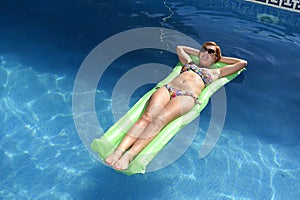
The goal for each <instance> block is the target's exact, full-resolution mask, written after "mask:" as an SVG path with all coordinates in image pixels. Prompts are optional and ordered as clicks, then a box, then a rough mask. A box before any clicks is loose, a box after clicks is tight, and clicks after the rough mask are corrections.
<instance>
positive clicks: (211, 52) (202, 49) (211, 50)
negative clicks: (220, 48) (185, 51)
mask: <svg viewBox="0 0 300 200" xmlns="http://www.w3.org/2000/svg"><path fill="white" fill-rule="evenodd" d="M200 52H202V53H205V52H207V53H208V54H209V55H211V56H213V55H214V54H215V53H216V51H215V50H214V49H208V48H206V47H204V46H203V47H201V49H200Z"/></svg>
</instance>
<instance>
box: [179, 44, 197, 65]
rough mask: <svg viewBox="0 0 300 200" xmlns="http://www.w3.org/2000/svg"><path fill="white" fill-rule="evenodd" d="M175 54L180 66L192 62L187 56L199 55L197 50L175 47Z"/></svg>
mask: <svg viewBox="0 0 300 200" xmlns="http://www.w3.org/2000/svg"><path fill="white" fill-rule="evenodd" d="M176 52H177V55H178V58H179V60H180V62H181V63H182V64H186V63H189V62H192V59H191V58H190V56H189V55H195V56H197V55H198V54H199V50H198V49H194V48H192V47H186V46H177V48H176Z"/></svg>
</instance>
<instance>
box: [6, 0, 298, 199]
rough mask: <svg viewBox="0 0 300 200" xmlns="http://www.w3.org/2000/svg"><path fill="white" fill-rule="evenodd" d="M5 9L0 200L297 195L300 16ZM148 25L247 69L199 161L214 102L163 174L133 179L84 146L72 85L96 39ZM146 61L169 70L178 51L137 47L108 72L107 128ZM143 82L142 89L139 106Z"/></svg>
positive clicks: (103, 116) (16, 4) (41, 5)
mask: <svg viewBox="0 0 300 200" xmlns="http://www.w3.org/2000/svg"><path fill="white" fill-rule="evenodd" d="M0 11H1V12H0V15H1V17H0V25H1V29H0V97H1V99H0V122H1V123H0V163H1V165H0V166H1V170H0V180H1V182H0V198H1V199H120V198H122V199H292V200H293V199H299V198H300V192H299V187H300V185H299V180H300V161H299V156H300V139H299V131H298V124H299V123H300V121H299V119H300V118H299V116H300V115H299V114H300V109H299V108H300V94H299V89H300V70H299V67H298V66H299V64H300V59H299V50H300V35H299V30H300V29H299V27H300V23H299V19H300V18H299V14H298V13H294V12H290V11H284V10H280V9H276V8H269V7H266V6H263V5H257V4H254V3H251V2H245V1H237V0H232V1H229V0H215V1H205V2H203V1H201V2H200V1H194V0H189V1H177V0H172V1H167V2H152V3H151V2H147V1H118V2H111V1H104V0H102V1H100V0H99V1H97V0H86V1H83V0H76V1H52V3H47V2H34V3H32V2H31V3H28V2H25V1H2V6H1V8H0ZM261 16H264V17H261ZM273 17H275V18H273ZM277 18H278V19H279V21H277V20H274V21H272V19H277ZM149 26H153V27H165V28H170V29H173V30H177V31H180V32H182V33H184V34H186V35H188V36H190V37H192V38H193V39H195V40H196V41H198V42H199V43H202V42H204V41H207V40H214V41H216V42H217V43H219V44H220V46H221V47H222V52H223V54H224V55H227V56H236V57H241V58H245V59H247V60H248V69H247V71H245V72H244V73H243V75H242V76H241V77H239V78H238V79H237V80H235V81H233V82H232V83H230V84H228V85H226V87H225V88H226V95H227V113H226V121H225V126H224V128H223V131H222V135H221V137H220V139H219V140H218V143H217V145H216V146H215V148H214V149H213V150H212V152H211V153H210V154H208V156H206V157H205V158H203V159H199V149H200V147H201V144H202V142H203V139H204V136H205V134H206V131H207V129H208V124H209V121H210V114H211V108H210V105H208V106H207V108H206V109H205V110H204V111H203V112H202V113H201V116H200V123H199V130H198V131H197V135H196V138H195V139H194V141H193V144H192V145H191V146H190V148H189V149H188V150H187V151H186V153H185V154H184V155H183V156H182V157H180V158H179V159H178V160H177V161H176V162H174V163H172V165H169V166H168V167H166V168H163V169H161V170H159V171H155V172H152V173H147V174H145V175H135V176H130V177H127V176H125V175H123V174H120V173H117V172H115V171H113V170H112V169H110V168H108V167H106V166H105V165H103V164H102V163H101V162H99V161H98V160H97V159H96V158H94V157H93V156H91V155H90V153H89V152H88V150H87V149H86V148H85V146H84V145H83V143H82V142H81V140H80V138H79V136H78V134H77V131H76V129H75V126H74V121H73V116H72V90H73V84H74V80H75V76H76V72H77V70H78V69H79V67H80V65H81V63H82V61H83V59H84V58H85V57H86V56H87V55H88V53H89V52H90V51H91V50H92V49H93V48H94V47H95V46H97V45H98V44H99V43H100V42H102V41H103V40H105V39H106V38H108V37H110V36H112V35H114V34H117V33H119V32H121V31H125V30H128V29H131V28H138V27H149ZM174 41H175V40H174ZM174 41H173V40H172V38H168V37H167V36H165V37H163V40H162V42H163V43H168V42H170V43H172V42H174ZM150 62H158V63H163V64H165V65H168V66H171V67H172V66H175V64H176V63H177V58H176V56H174V55H170V53H166V52H161V51H156V50H142V51H138V52H131V53H129V54H127V55H124V56H122V57H120V58H119V59H118V60H116V61H115V62H114V63H112V65H111V66H110V67H109V69H108V70H107V71H106V73H105V74H104V75H105V76H104V78H103V79H101V82H100V83H99V87H98V90H97V94H96V99H97V101H96V109H97V117H98V120H99V123H100V124H101V128H103V130H106V129H107V128H109V127H110V126H111V125H112V124H113V123H114V118H113V116H112V113H111V93H112V90H113V88H114V84H115V83H116V82H117V80H118V79H119V77H121V76H122V75H123V74H124V73H126V71H128V70H129V69H131V68H133V67H134V66H137V65H139V64H142V63H150ZM148 89H149V87H141V89H139V90H138V91H137V92H136V93H135V95H134V96H133V99H132V102H134V101H136V100H137V99H138V98H139V97H140V96H142V95H143V94H144V93H145V92H146V91H147V90H148ZM120 104H122V100H120Z"/></svg>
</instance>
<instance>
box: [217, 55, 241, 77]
mask: <svg viewBox="0 0 300 200" xmlns="http://www.w3.org/2000/svg"><path fill="white" fill-rule="evenodd" d="M220 62H224V63H227V64H228V65H227V66H225V67H222V68H220V73H221V74H220V76H221V77H223V76H227V75H230V74H233V73H235V72H237V71H239V70H240V69H243V68H244V67H246V66H247V61H246V60H242V59H239V58H232V57H222V58H221V59H220Z"/></svg>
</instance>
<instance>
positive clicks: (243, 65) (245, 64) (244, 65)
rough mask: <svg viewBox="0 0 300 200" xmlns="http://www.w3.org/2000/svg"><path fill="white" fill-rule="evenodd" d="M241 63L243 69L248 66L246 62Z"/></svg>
mask: <svg viewBox="0 0 300 200" xmlns="http://www.w3.org/2000/svg"><path fill="white" fill-rule="evenodd" d="M240 62H241V66H242V68H245V67H246V66H247V64H248V62H247V61H246V60H241V61H240Z"/></svg>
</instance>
